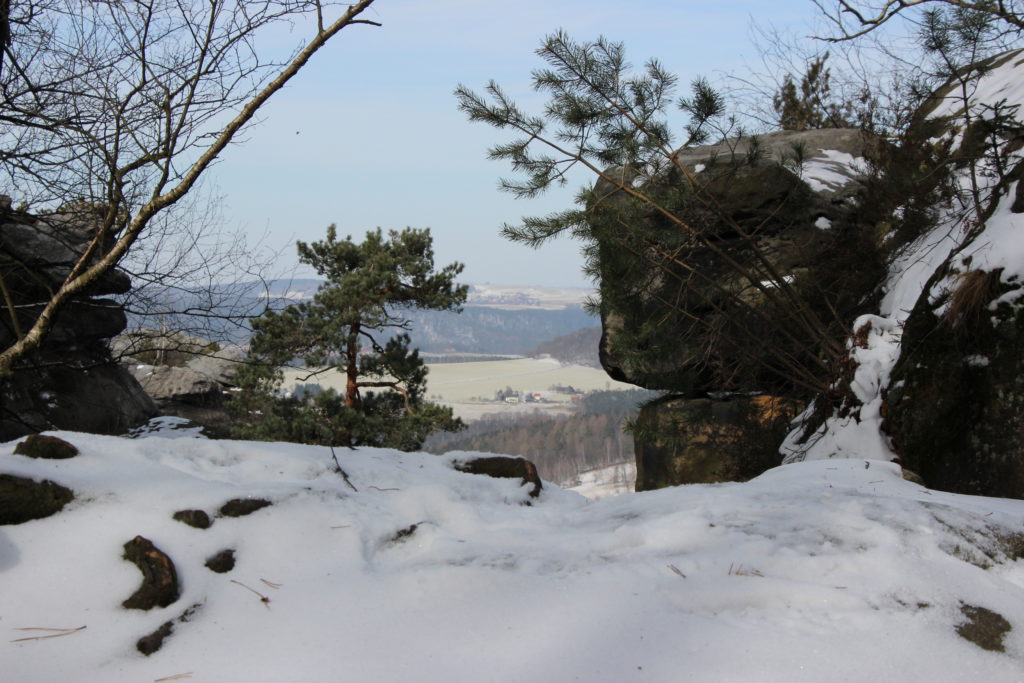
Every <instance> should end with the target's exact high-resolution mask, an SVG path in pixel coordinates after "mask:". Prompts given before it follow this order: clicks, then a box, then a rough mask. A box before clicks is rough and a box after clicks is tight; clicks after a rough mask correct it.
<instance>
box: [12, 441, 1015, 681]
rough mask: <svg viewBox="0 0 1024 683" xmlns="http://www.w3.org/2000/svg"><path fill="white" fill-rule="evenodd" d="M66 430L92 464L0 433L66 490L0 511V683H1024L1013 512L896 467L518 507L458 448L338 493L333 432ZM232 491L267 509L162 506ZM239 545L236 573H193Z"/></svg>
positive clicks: (550, 497) (848, 463) (373, 466)
mask: <svg viewBox="0 0 1024 683" xmlns="http://www.w3.org/2000/svg"><path fill="white" fill-rule="evenodd" d="M57 435H58V436H60V437H62V438H64V439H66V440H68V441H70V442H72V443H74V444H75V445H77V446H78V447H79V448H80V449H81V451H82V453H81V455H79V456H77V457H75V458H72V459H70V460H63V461H42V460H32V459H30V458H27V457H24V456H21V455H12V451H13V448H14V443H13V442H12V443H8V444H4V445H0V473H7V474H15V475H21V476H29V477H34V478H47V479H51V480H53V481H56V482H59V483H62V484H64V485H66V486H69V487H70V488H72V489H73V490H74V491H75V492H76V496H77V497H76V499H75V500H74V501H73V502H72V503H71V504H69V505H68V506H67V507H66V508H65V509H64V511H62V512H60V513H59V514H57V515H55V516H52V517H49V518H46V519H41V520H36V521H31V522H27V523H24V524H20V525H13V526H4V527H0V587H2V588H0V631H2V633H3V635H4V636H5V639H4V642H3V643H0V679H2V680H3V681H10V682H12V683H15V682H16V683H32V682H40V683H43V682H45V683H50V682H52V681H75V682H76V683H91V682H95V683H117V682H121V681H125V682H127V681H131V682H133V683H138V682H140V681H142V682H147V681H161V680H186V679H187V680H193V681H211V682H216V683H224V682H232V681H245V682H246V683H253V682H260V681H266V682H274V683H280V682H281V681H303V682H319V681H323V682H328V681H330V682H336V681H372V682H385V681H396V682H397V681H402V682H406V681H467V682H473V683H477V682H480V681H530V682H531V683H532V682H537V681H609V682H615V683H620V682H622V681H716V682H718V681H744V682H749V681H767V682H771V681H779V682H785V683H794V682H797V681H808V682H810V681H813V682H815V683H817V682H820V681H872V682H877V681H929V682H941V681H986V682H987V683H999V682H1003V681H1018V680H1021V679H1024V564H1022V562H1021V561H1019V560H1011V559H1008V558H1007V557H1006V556H1005V554H1004V550H1003V547H1004V546H1003V544H1002V542H1001V541H1000V540H999V538H1000V537H1003V536H1009V535H1010V534H1011V533H1012V532H1019V531H1020V530H1021V525H1022V522H1024V501H1011V500H1001V499H984V498H975V497H969V496H959V495H953V494H946V493H940V492H936V491H928V490H926V489H923V488H921V487H920V486H917V485H915V484H912V483H909V482H907V481H904V480H903V479H902V478H901V475H900V470H899V468H898V467H897V466H895V465H892V464H889V463H883V462H877V461H875V462H869V461H865V460H852V459H848V460H832V461H814V462H802V463H796V464H793V465H787V466H783V467H779V468H776V469H774V470H771V471H769V472H767V473H766V474H764V475H762V476H761V477H759V478H757V479H755V480H753V481H750V482H747V483H744V484H720V485H710V486H709V485H696V486H684V487H678V488H671V489H664V490H660V491H654V492H648V493H639V494H626V495H622V496H618V497H614V498H607V499H603V500H596V501H588V500H587V499H585V498H583V497H582V496H580V495H577V494H575V493H572V492H568V491H562V490H560V489H557V488H555V487H553V486H551V485H547V486H546V487H545V489H544V490H543V492H542V493H541V495H540V497H539V498H538V499H536V500H533V501H532V502H533V504H532V505H529V506H528V505H524V504H523V503H524V502H526V501H529V500H530V498H529V496H528V488H527V487H524V486H521V485H520V484H519V482H518V481H517V480H508V479H491V478H488V477H484V476H480V475H471V474H465V473H462V472H459V471H456V470H455V469H453V467H452V463H453V462H454V461H456V460H458V459H459V458H467V457H471V456H468V455H466V454H461V455H460V454H449V455H446V456H433V455H427V454H417V453H399V452H395V451H388V450H378V449H359V450H356V451H348V450H339V451H338V453H337V455H338V459H339V462H340V464H341V466H342V468H344V470H345V472H346V473H347V474H348V477H349V479H350V481H351V484H352V486H349V485H348V484H347V483H346V481H345V480H344V479H343V478H342V476H341V475H340V474H339V473H338V472H337V471H336V468H335V463H334V460H333V459H332V456H331V452H330V451H329V449H326V448H320V447H308V446H296V445H289V444H269V443H252V442H237V441H208V440H204V439H199V438H177V439H170V438H164V437H162V436H149V437H148V438H139V439H134V440H133V439H125V438H116V437H103V436H94V435H85V434H76V433H58V434H57ZM238 497H265V498H267V499H269V500H271V501H273V503H274V504H273V505H272V506H270V507H266V508H263V509H261V510H259V511H257V512H255V513H253V514H251V515H249V516H245V517H240V518H216V519H215V521H214V523H213V525H212V526H211V527H210V528H209V529H206V530H200V529H195V528H192V527H189V526H186V525H185V524H182V523H179V522H177V521H174V520H172V514H173V513H174V512H175V511H178V510H182V509H189V508H191V509H201V510H205V511H207V512H208V513H211V515H212V514H213V513H215V511H216V510H217V509H218V508H219V507H220V506H221V505H222V504H223V503H224V502H226V501H227V500H229V499H233V498H238ZM413 525H416V526H415V528H414V530H412V531H411V533H404V534H403V530H404V531H405V532H408V531H409V530H410V529H412V528H413ZM136 535H142V536H144V537H145V538H148V539H149V540H151V541H152V542H153V543H154V544H155V545H156V546H157V547H158V548H160V549H161V550H163V551H164V552H166V553H167V554H168V555H169V556H170V557H171V558H172V559H173V561H174V562H175V563H176V565H177V571H178V574H179V577H180V580H181V585H182V595H181V597H180V599H178V600H177V601H176V602H175V603H174V604H172V605H171V606H169V607H166V608H162V609H160V608H158V609H156V610H154V611H151V612H141V611H137V610H127V609H124V608H123V607H121V602H122V601H123V600H125V599H126V598H127V597H128V596H129V595H131V594H132V593H133V591H135V589H136V588H137V587H138V585H139V583H140V579H141V575H140V573H139V570H138V569H137V568H136V567H135V566H134V565H133V564H131V563H129V562H128V561H125V560H123V559H121V555H122V552H123V551H122V546H123V545H124V543H125V542H127V541H129V540H131V539H132V538H134V537H135V536H136ZM226 548H232V549H234V550H235V551H236V557H237V564H236V566H235V567H234V569H233V570H231V571H230V572H228V573H226V574H217V573H214V572H212V571H210V570H209V569H207V568H206V567H204V562H205V560H206V558H208V557H210V556H212V555H214V554H215V553H217V552H218V551H221V550H223V549H226ZM982 567H988V568H982ZM261 596H262V597H261ZM263 597H265V598H266V600H263V599H262V598H263ZM964 604H966V605H972V606H975V607H981V608H986V609H988V610H991V611H993V612H997V613H999V614H1001V615H1002V616H1003V617H1004V618H1005V619H1006V620H1007V621H1008V622H1009V624H1010V625H1011V626H1012V630H1010V631H1009V633H1008V634H1006V636H1005V639H1004V641H1003V644H1004V646H1005V652H994V651H986V650H984V649H982V648H980V647H979V646H977V645H975V644H973V643H971V642H968V641H967V640H965V639H964V638H962V637H960V636H959V635H958V634H957V630H956V629H957V626H958V624H963V623H964V622H965V621H966V617H965V616H964V614H963V611H962V605H964ZM193 606H195V607H194V610H193V611H192V612H191V616H189V617H188V619H187V621H186V622H183V623H176V624H175V627H174V633H173V635H171V636H170V638H168V639H167V640H166V641H165V643H164V645H163V648H162V649H161V650H159V651H158V652H156V653H154V654H152V655H151V656H149V657H145V656H143V655H142V654H140V653H139V652H137V651H136V650H135V643H136V641H137V639H138V638H140V637H141V636H143V635H146V634H149V633H151V632H153V631H154V630H156V629H157V628H158V627H159V626H160V625H161V624H163V623H164V622H166V621H168V620H175V619H177V618H178V617H179V616H180V615H182V614H183V613H184V612H185V611H186V610H188V609H190V608H192V607H193ZM79 627H84V628H83V629H81V630H73V631H56V630H22V629H78V628H79ZM50 635H54V636H56V637H52V638H39V637H40V636H50ZM26 638H37V639H30V640H26Z"/></svg>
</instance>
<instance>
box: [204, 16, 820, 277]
mask: <svg viewBox="0 0 1024 683" xmlns="http://www.w3.org/2000/svg"><path fill="white" fill-rule="evenodd" d="M364 16H365V17H366V18H369V19H372V20H374V21H378V22H380V23H381V24H382V26H381V27H379V28H378V27H373V26H352V27H349V28H346V29H345V30H343V31H342V32H341V33H340V34H339V35H338V36H337V37H336V38H335V39H334V40H333V42H332V43H330V44H329V45H328V46H327V47H326V48H325V49H324V50H323V51H321V52H320V53H318V54H317V55H316V56H315V57H314V59H313V60H312V61H311V62H310V64H308V65H307V66H306V68H305V69H303V71H302V72H300V74H299V75H298V76H297V77H296V79H294V80H293V82H292V84H290V85H289V86H288V87H287V88H286V89H285V90H284V91H282V92H280V93H278V94H277V95H276V96H275V98H274V99H273V100H272V101H271V102H270V103H269V104H268V106H266V107H265V109H264V110H263V117H262V121H261V123H260V124H259V125H257V126H255V127H254V128H252V129H251V130H250V131H249V133H248V135H247V136H246V139H245V141H244V143H243V144H241V145H240V146H236V147H234V148H233V149H230V150H229V151H228V152H227V153H225V154H224V155H223V158H222V160H221V161H220V163H219V164H218V165H217V166H216V167H215V168H214V169H213V172H212V174H211V178H210V180H212V181H213V184H214V187H215V190H216V191H217V192H219V194H220V195H222V197H223V206H222V212H223V214H224V217H225V221H226V227H227V228H228V229H235V230H242V231H244V232H245V233H246V234H247V235H248V237H249V240H250V243H253V242H258V241H260V240H261V239H262V240H263V244H264V245H265V247H267V248H270V249H272V250H277V251H279V252H280V257H279V258H278V259H276V266H275V267H276V269H277V271H278V274H280V273H283V272H288V271H290V270H291V269H292V268H293V267H295V266H297V257H296V256H295V249H294V246H292V244H291V243H292V241H293V240H295V239H299V240H303V241H307V242H308V241H313V240H318V239H322V238H323V237H324V234H325V230H326V228H327V226H328V225H330V224H331V223H335V224H337V226H338V232H339V233H340V234H341V235H348V234H351V235H353V237H356V238H361V237H362V235H364V234H365V232H366V231H367V230H371V229H374V228H377V227H381V228H383V229H385V230H387V229H401V228H404V227H407V226H411V227H416V228H430V229H431V232H432V234H433V236H434V248H435V253H436V263H438V264H439V265H443V264H447V263H450V262H452V261H460V262H462V263H463V264H465V271H464V272H463V276H462V281H464V282H467V283H471V284H485V283H490V284H508V285H540V286H560V287H566V286H588V285H589V283H588V281H587V280H586V278H585V276H584V275H583V274H582V272H581V268H582V259H581V257H580V255H579V248H580V244H579V243H578V242H574V241H571V240H568V239H561V240H558V241H555V242H552V243H549V244H546V245H544V246H543V247H541V248H540V249H536V250H535V249H531V248H528V247H525V246H521V245H516V244H511V243H509V242H507V241H506V240H504V239H503V238H501V236H500V235H499V229H500V226H501V225H502V224H503V223H516V222H517V221H518V220H519V219H520V218H521V217H522V216H524V215H544V214H547V213H550V212H553V211H557V210H561V209H564V208H568V207H569V206H571V204H572V197H573V195H574V193H575V191H576V190H577V189H578V188H579V185H581V184H582V183H583V182H584V181H585V180H587V178H585V177H580V178H579V180H578V181H577V183H576V184H575V186H570V187H567V188H566V189H564V190H560V191H558V192H554V193H551V194H550V195H547V196H544V197H542V198H539V199H536V200H516V199H514V198H513V197H512V196H511V195H508V194H506V193H502V192H500V191H499V190H498V189H497V183H498V179H499V178H500V177H502V176H507V175H509V174H510V169H509V168H508V166H507V165H506V164H505V163H504V162H497V161H490V160H488V159H487V158H486V154H487V149H488V148H489V147H490V146H492V145H494V144H496V143H499V142H503V141H506V140H507V139H508V136H507V135H506V134H502V133H501V132H500V131H494V130H492V129H490V128H489V127H487V126H485V125H484V124H480V123H470V122H469V121H468V120H467V119H466V117H465V115H464V114H462V113H461V112H459V111H458V109H457V105H456V100H455V98H454V96H453V95H452V91H453V90H454V89H455V87H456V86H457V85H459V84H460V83H462V84H465V85H467V86H469V87H470V88H472V89H474V90H482V88H483V86H484V85H485V84H486V83H487V81H488V80H489V79H494V80H496V81H497V82H498V83H500V84H501V85H502V86H503V87H504V88H506V89H507V90H508V91H509V92H510V93H511V94H513V95H514V96H515V97H516V98H517V99H518V100H520V102H521V103H523V104H524V105H532V107H533V110H534V111H537V110H538V109H539V106H540V104H541V100H540V99H538V98H537V96H536V95H535V94H534V93H533V91H532V90H531V88H530V72H531V70H533V69H535V68H537V67H540V66H542V64H541V62H540V60H539V58H538V57H537V56H536V55H535V54H534V51H535V50H536V48H537V47H538V45H539V44H540V41H541V39H542V38H543V37H544V36H545V35H547V34H549V33H551V32H553V31H555V30H558V29H559V28H562V29H565V30H566V31H568V32H569V34H570V35H571V36H572V37H574V38H576V39H578V40H591V39H594V38H596V37H598V36H600V35H604V36H606V37H607V38H609V39H612V40H615V41H622V42H624V43H625V45H626V49H627V55H628V56H629V58H630V61H631V62H632V63H634V64H643V63H644V62H645V61H646V60H647V59H648V58H649V57H657V58H658V59H659V60H660V61H661V62H662V63H663V65H664V66H665V67H666V68H667V69H669V70H670V71H672V72H674V73H676V74H677V75H678V76H679V78H680V84H682V85H685V84H687V83H689V82H690V81H691V80H693V78H695V77H697V76H698V75H706V76H708V77H709V78H710V79H711V80H712V82H714V81H715V80H717V79H720V78H721V77H722V74H723V73H726V72H739V71H742V70H743V69H744V66H745V65H746V64H749V63H752V62H755V61H756V60H757V52H756V49H755V48H754V47H753V45H752V41H751V38H750V35H751V27H752V26H753V25H755V24H756V25H759V26H762V27H764V26H767V25H769V24H770V25H773V26H776V27H779V28H782V29H785V30H788V31H791V32H794V33H796V34H798V35H806V34H810V33H811V31H812V29H811V26H812V24H813V23H814V22H815V21H816V19H817V17H816V14H815V8H814V6H813V4H812V3H811V2H810V0H795V1H794V0H735V1H733V2H728V3H709V2H706V1H705V0H701V1H696V0H674V1H673V0H635V1H634V2H628V3H627V2H621V0H619V1H615V2H613V1H611V0H586V1H585V2H584V1H582V0H517V2H515V3H497V2H493V1H490V0H436V1H432V2H422V0H378V2H377V3H375V4H374V5H373V6H372V7H371V8H370V10H369V12H368V14H366V15H364ZM300 38H301V32H300V31H299V29H298V28H296V30H295V32H294V40H296V41H298V40H299V39H300ZM678 123H679V126H680V127H681V126H682V125H683V124H684V123H685V120H684V119H683V118H681V117H680V118H679V120H678ZM295 275H296V276H298V277H309V276H312V275H314V274H313V273H312V271H311V270H308V269H304V268H299V269H298V270H297V271H295Z"/></svg>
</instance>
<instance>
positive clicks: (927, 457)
mask: <svg viewBox="0 0 1024 683" xmlns="http://www.w3.org/2000/svg"><path fill="white" fill-rule="evenodd" d="M941 272H942V271H940V274H941ZM957 287H958V289H960V290H961V291H962V290H963V289H971V290H973V292H970V293H969V296H968V298H967V299H965V300H963V301H960V302H957V300H954V303H951V302H950V301H949V300H945V301H943V300H940V301H932V300H930V298H929V297H928V296H927V291H926V295H925V296H923V297H922V298H921V300H919V301H918V304H917V306H915V308H914V310H913V312H912V313H911V314H910V316H909V317H908V318H907V321H906V324H905V326H904V330H903V338H902V343H901V353H900V358H899V361H898V362H897V364H896V366H895V368H894V369H893V371H892V378H891V381H890V388H889V390H888V393H887V411H886V430H887V431H888V433H889V435H890V437H891V438H892V444H893V449H894V450H895V451H896V452H897V454H898V455H899V457H900V459H901V460H902V464H903V466H904V467H906V468H907V469H909V470H912V471H913V472H916V473H917V474H919V475H920V476H921V478H922V479H923V480H924V482H925V484H926V485H927V486H928V487H930V488H936V489H941V490H945V491H955V492H957V493H970V494H975V495H989V496H1001V497H1005V498H1024V352H1022V350H1024V300H1022V299H1021V298H1020V294H1021V290H1020V286H1019V284H1008V283H1005V282H1003V281H1002V280H1001V278H1000V273H999V272H980V271H973V272H969V273H968V274H966V275H965V276H961V277H960V278H959V284H958V285H957ZM954 291H957V290H954Z"/></svg>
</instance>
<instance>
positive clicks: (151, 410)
mask: <svg viewBox="0 0 1024 683" xmlns="http://www.w3.org/2000/svg"><path fill="white" fill-rule="evenodd" d="M92 225H93V224H92V223H91V219H90V218H89V217H88V216H83V215H80V214H54V215H49V216H45V217H39V216H30V215H28V214H24V213H20V212H16V211H12V210H10V209H9V208H7V209H0V277H2V281H3V284H4V286H5V288H6V292H7V294H9V295H10V297H11V304H12V305H13V308H11V307H8V306H3V307H2V309H0V347H3V348H5V347H7V346H9V345H10V344H12V343H13V342H14V341H15V340H16V338H17V334H18V331H19V330H22V331H23V330H26V329H28V328H29V327H30V326H31V325H32V321H33V320H34V317H35V315H36V314H37V313H38V312H39V311H40V310H42V307H43V302H45V301H46V300H47V299H48V298H49V295H50V292H51V291H53V290H55V289H56V288H57V287H59V286H60V284H61V283H62V282H63V281H64V278H65V276H66V275H67V273H68V272H69V270H70V268H71V267H72V266H73V264H74V263H75V261H76V260H77V259H78V255H79V254H81V253H83V251H84V250H85V249H86V247H87V246H88V244H89V242H90V241H91V240H92V238H93V227H92ZM130 286H131V282H130V280H129V278H128V276H127V275H126V274H125V273H124V272H122V271H120V270H117V269H114V270H112V271H109V272H108V273H106V274H105V275H103V276H102V277H100V278H98V279H97V280H96V281H94V282H93V283H91V284H90V285H89V286H88V287H86V288H85V289H83V290H82V291H81V292H79V293H77V294H76V295H74V296H73V297H72V298H71V299H70V300H69V301H68V303H67V305H66V306H64V307H63V308H62V309H61V311H60V312H59V313H58V315H57V316H56V318H55V320H54V325H53V328H52V330H51V332H50V334H49V336H48V337H47V338H46V340H45V341H44V343H43V344H42V345H41V347H40V348H39V349H37V350H36V351H35V352H33V353H31V354H30V355H29V356H27V357H26V358H24V359H22V360H21V361H19V363H18V364H17V366H16V368H15V370H14V372H13V373H12V374H11V375H10V376H9V377H7V378H5V379H3V381H0V441H7V440H10V439H14V438H16V437H19V436H22V435H25V434H30V433H33V432H39V431H43V430H46V429H69V430H76V431H84V432H96V433H104V434H118V433H122V432H124V431H126V430H127V429H129V428H131V427H134V426H135V425H137V424H140V423H142V422H144V421H145V420H146V419H148V418H150V417H152V416H153V415H154V414H155V412H156V408H155V406H154V404H153V402H152V401H151V400H150V399H149V397H148V396H146V394H145V393H144V392H143V391H142V389H141V388H140V387H139V385H138V383H137V382H136V381H135V380H134V379H132V377H131V376H130V375H128V373H126V372H125V371H124V370H123V369H122V368H120V367H119V366H118V365H117V364H115V363H114V362H113V361H112V359H111V355H110V352H109V350H108V348H107V340H108V339H110V338H111V337H113V336H115V335H117V334H118V333H120V332H121V331H122V330H123V329H124V327H125V325H126V317H125V313H124V310H123V309H122V308H121V306H120V305H119V304H118V303H117V302H116V301H114V300H112V299H107V298H99V297H103V296H107V295H118V294H124V293H125V292H127V291H128V290H129V288H130ZM12 311H14V313H13V314H12Z"/></svg>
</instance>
